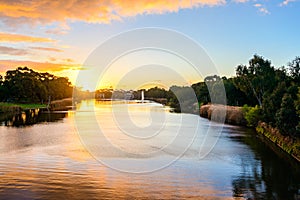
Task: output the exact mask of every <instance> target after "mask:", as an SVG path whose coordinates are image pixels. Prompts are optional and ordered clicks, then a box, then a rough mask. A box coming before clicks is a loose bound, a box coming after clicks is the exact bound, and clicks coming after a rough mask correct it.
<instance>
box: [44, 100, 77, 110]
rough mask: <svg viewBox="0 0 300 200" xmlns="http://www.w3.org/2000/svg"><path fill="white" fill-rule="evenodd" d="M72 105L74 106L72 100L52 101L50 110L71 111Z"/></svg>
mask: <svg viewBox="0 0 300 200" xmlns="http://www.w3.org/2000/svg"><path fill="white" fill-rule="evenodd" d="M72 104H73V100H72V98H67V99H61V100H56V101H52V102H51V103H50V105H49V110H51V111H62V110H70V109H72Z"/></svg>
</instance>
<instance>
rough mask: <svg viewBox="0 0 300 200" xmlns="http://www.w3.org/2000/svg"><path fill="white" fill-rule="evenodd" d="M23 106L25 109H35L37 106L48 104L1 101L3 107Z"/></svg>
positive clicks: (0, 104)
mask: <svg viewBox="0 0 300 200" xmlns="http://www.w3.org/2000/svg"><path fill="white" fill-rule="evenodd" d="M16 106H17V107H21V108H22V109H23V110H26V109H35V108H46V107H47V105H46V104H21V103H3V102H0V108H1V107H16Z"/></svg>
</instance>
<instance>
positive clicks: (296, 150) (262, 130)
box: [256, 122, 300, 162]
mask: <svg viewBox="0 0 300 200" xmlns="http://www.w3.org/2000/svg"><path fill="white" fill-rule="evenodd" d="M256 132H257V133H259V134H262V135H263V136H265V137H266V138H268V139H269V140H270V141H272V142H273V143H275V144H276V145H277V146H278V147H280V148H281V149H282V150H284V151H285V152H287V153H288V154H290V155H291V156H292V157H294V158H295V159H296V160H298V161H299V162H300V140H299V139H295V138H292V137H290V136H284V135H282V134H280V132H279V130H278V129H277V128H273V127H272V126H270V125H268V124H267V123H265V122H259V123H258V126H257V127H256Z"/></svg>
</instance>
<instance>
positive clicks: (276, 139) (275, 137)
mask: <svg viewBox="0 0 300 200" xmlns="http://www.w3.org/2000/svg"><path fill="white" fill-rule="evenodd" d="M218 112H226V117H225V123H226V124H231V125H238V126H247V120H246V119H245V116H244V113H243V109H242V107H236V106H224V105H212V104H207V105H203V106H201V107H200V116H201V117H204V118H207V119H210V120H211V116H212V113H215V114H217V113H218ZM255 129H256V132H257V133H258V134H260V135H262V136H264V137H265V138H267V139H268V140H269V141H271V142H273V143H274V144H275V145H276V146H278V147H279V148H280V149H282V150H283V151H285V152H286V153H288V154H289V155H291V156H292V157H293V158H295V159H296V160H298V161H299V162H300V140H299V139H294V138H292V137H290V136H284V135H282V134H281V133H280V132H279V130H278V129H277V128H273V127H271V126H270V125H268V124H267V123H265V122H259V123H258V125H257V127H256V128H255Z"/></svg>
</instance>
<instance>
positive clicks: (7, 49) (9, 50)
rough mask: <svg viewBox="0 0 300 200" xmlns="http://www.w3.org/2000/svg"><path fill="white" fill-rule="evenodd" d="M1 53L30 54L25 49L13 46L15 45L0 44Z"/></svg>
mask: <svg viewBox="0 0 300 200" xmlns="http://www.w3.org/2000/svg"><path fill="white" fill-rule="evenodd" d="M0 54H3V55H14V56H24V55H27V54H29V52H28V51H27V50H25V49H17V48H13V47H6V46H0Z"/></svg>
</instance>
